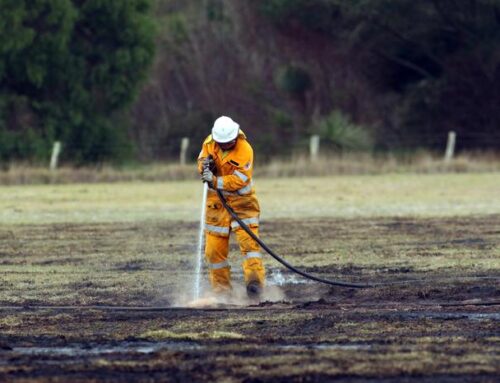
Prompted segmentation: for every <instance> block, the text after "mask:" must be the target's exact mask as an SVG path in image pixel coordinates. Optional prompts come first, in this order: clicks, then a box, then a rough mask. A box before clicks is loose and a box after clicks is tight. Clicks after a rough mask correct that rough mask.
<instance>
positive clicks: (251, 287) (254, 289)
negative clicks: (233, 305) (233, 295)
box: [247, 281, 262, 299]
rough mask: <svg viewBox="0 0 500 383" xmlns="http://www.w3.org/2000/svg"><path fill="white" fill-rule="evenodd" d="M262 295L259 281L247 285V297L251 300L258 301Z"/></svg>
mask: <svg viewBox="0 0 500 383" xmlns="http://www.w3.org/2000/svg"><path fill="white" fill-rule="evenodd" d="M261 294H262V286H261V285H260V283H259V282H258V281H250V282H249V283H248V285H247V296H248V298H250V299H258V298H260V295H261Z"/></svg>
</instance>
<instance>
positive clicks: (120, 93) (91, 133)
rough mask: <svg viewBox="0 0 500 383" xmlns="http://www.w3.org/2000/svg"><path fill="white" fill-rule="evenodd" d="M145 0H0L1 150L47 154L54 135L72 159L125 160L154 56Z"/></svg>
mask: <svg viewBox="0 0 500 383" xmlns="http://www.w3.org/2000/svg"><path fill="white" fill-rule="evenodd" d="M149 6H150V4H149V1H147V0H131V1H120V0H86V1H71V0H30V1H28V0H16V1H12V0H0V7H1V10H2V12H1V16H0V36H1V37H0V38H1V41H0V82H1V93H0V99H1V102H0V108H1V117H2V118H1V119H0V121H2V122H1V123H2V125H1V126H0V137H1V140H0V156H1V157H2V158H4V159H6V158H21V159H30V158H31V159H42V158H44V157H47V156H48V155H49V154H50V150H49V148H50V146H51V145H52V142H53V141H54V140H61V141H62V142H63V143H64V146H65V150H64V153H66V156H67V157H70V158H71V160H73V161H75V162H87V161H89V162H93V161H100V160H103V159H112V158H120V157H122V156H123V155H124V154H126V153H125V152H124V151H126V150H127V145H124V144H126V143H127V139H126V126H124V125H123V124H122V123H121V122H120V121H119V119H118V118H117V117H116V115H115V113H116V112H117V111H120V110H122V109H123V108H124V107H125V106H127V105H129V104H130V103H131V102H132V101H133V100H134V98H135V95H136V93H137V90H138V84H139V82H140V81H141V80H143V79H144V78H145V76H146V73H147V72H146V70H147V68H148V67H149V65H150V63H151V61H152V58H153V54H154V40H153V38H154V29H153V23H152V21H151V19H150V17H149V15H148V9H149Z"/></svg>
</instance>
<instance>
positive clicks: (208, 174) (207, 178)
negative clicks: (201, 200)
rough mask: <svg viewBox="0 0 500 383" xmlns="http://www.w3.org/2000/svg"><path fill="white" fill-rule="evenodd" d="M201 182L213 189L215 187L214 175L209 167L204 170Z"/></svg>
mask: <svg viewBox="0 0 500 383" xmlns="http://www.w3.org/2000/svg"><path fill="white" fill-rule="evenodd" d="M201 180H202V181H203V182H206V183H207V184H208V186H210V187H211V188H213V187H214V173H212V171H211V170H210V169H209V168H208V167H207V168H205V169H203V173H202V174H201Z"/></svg>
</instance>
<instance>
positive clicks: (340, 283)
mask: <svg viewBox="0 0 500 383" xmlns="http://www.w3.org/2000/svg"><path fill="white" fill-rule="evenodd" d="M217 195H218V196H219V199H220V201H221V202H222V205H223V206H224V208H225V209H226V210H227V211H228V212H229V214H230V215H231V217H233V219H234V220H236V222H238V223H239V224H240V226H241V227H242V228H243V230H245V231H246V232H247V234H248V235H249V236H250V237H251V238H253V239H254V240H255V241H256V242H257V243H258V244H259V245H260V246H261V247H262V248H263V249H264V250H266V251H267V253H268V254H269V255H270V256H271V257H273V258H274V259H276V260H277V261H278V262H279V263H281V264H282V265H283V266H285V267H286V268H287V269H289V270H291V271H293V272H294V273H297V274H299V275H302V276H303V277H304V278H307V279H310V280H312V281H316V282H320V283H324V284H327V285H330V286H341V287H353V288H357V289H366V288H373V287H383V286H394V285H408V284H411V283H429V282H444V281H445V280H448V279H444V278H438V279H434V278H427V279H426V278H421V279H406V280H402V281H390V282H378V283H351V282H343V281H334V280H329V279H323V278H319V277H315V276H314V275H311V274H308V273H306V272H305V271H302V270H299V269H297V268H296V267H295V266H292V265H291V264H289V263H288V262H287V261H285V260H284V259H283V258H281V257H280V256H279V255H277V254H276V253H274V252H273V251H272V250H271V249H270V248H269V247H268V246H267V245H266V244H265V243H264V242H262V240H261V239H260V238H259V237H257V236H256V235H255V234H254V232H253V231H252V230H251V229H250V228H249V227H248V226H247V224H246V223H245V222H243V221H242V220H241V219H240V217H238V215H237V214H236V213H235V211H234V210H233V209H232V208H231V206H229V205H228V203H227V201H226V199H225V198H224V195H223V194H222V192H221V191H220V190H218V189H217ZM499 279H500V278H499V277H498V276H494V277H490V276H484V277H481V276H471V277H453V278H449V280H450V281H457V280H494V281H498V280H499Z"/></svg>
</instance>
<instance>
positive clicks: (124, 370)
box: [0, 172, 500, 382]
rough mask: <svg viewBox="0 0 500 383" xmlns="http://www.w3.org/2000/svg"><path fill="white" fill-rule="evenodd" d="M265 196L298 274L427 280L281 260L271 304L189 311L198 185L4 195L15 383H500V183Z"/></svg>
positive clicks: (3, 191) (2, 326)
mask: <svg viewBox="0 0 500 383" xmlns="http://www.w3.org/2000/svg"><path fill="white" fill-rule="evenodd" d="M256 183H257V192H258V195H259V197H260V200H261V205H262V221H263V222H262V228H261V236H262V238H263V240H264V241H265V242H266V243H268V244H269V245H270V247H272V248H273V249H274V250H275V251H276V252H277V253H279V254H281V255H283V256H284V257H285V258H286V259H287V260H288V261H289V262H291V263H292V264H294V265H297V266H300V267H301V268H302V269H304V270H306V271H308V272H311V273H314V274H316V275H318V276H321V277H324V278H332V279H340V280H345V281H355V282H382V283H391V282H401V281H404V280H410V279H411V280H414V282H412V283H403V284H394V285H391V284H387V285H381V286H378V287H375V288H370V289H360V290H358V289H350V288H348V289H346V288H338V287H329V286H326V285H319V284H315V283H311V282H308V281H306V280H304V279H302V278H300V277H296V276H294V275H292V274H290V273H289V272H288V271H286V270H285V269H283V267H281V266H280V265H278V264H276V262H275V261H274V260H272V259H271V258H270V257H269V258H266V265H267V268H268V281H269V283H268V288H269V289H268V290H269V293H268V294H267V295H266V297H265V299H264V301H263V302H261V303H260V304H249V302H246V301H245V300H244V299H241V300H237V299H236V300H234V301H232V302H230V304H225V305H224V304H219V305H215V306H210V307H203V308H190V307H186V304H187V302H188V301H189V299H190V297H191V287H192V279H193V273H194V260H195V253H196V246H197V243H196V241H197V231H198V222H197V220H198V216H199V205H200V201H201V196H200V193H201V186H200V185H199V183H198V182H195V181H189V180H186V181H176V182H155V183H144V182H129V183H113V184H67V185H30V186H15V185H13V186H2V187H0V274H1V279H0V306H1V307H0V381H23V382H26V381H36V382H45V381H61V382H62V381H89V380H90V381H116V382H123V381H172V382H181V381H182V382H184V381H227V382H271V381H272V382H276V381H278V382H280V381H283V382H285V381H286V382H323V381H331V380H334V379H336V380H343V381H352V382H358V381H370V380H372V381H390V382H401V381H407V382H410V381H411V382H412V381H427V382H435V381H442V382H455V381H485V382H493V381H496V380H497V379H498V376H499V374H500V369H499V367H498V366H499V365H500V357H499V355H500V331H499V328H500V326H499V324H500V314H499V313H498V307H499V305H500V188H499V185H500V173H495V172H493V173H465V174H455V173H445V174H441V173H434V174H425V175H424V174H382V175H349V176H348V175H346V176H330V177H316V178H315V177H310V178H279V179H257V180H256ZM231 249H232V252H231V264H232V266H233V272H234V279H235V284H236V285H237V286H241V278H242V276H241V271H240V266H239V259H238V257H239V256H238V253H237V246H236V244H235V243H233V244H232V247H231ZM238 292H239V290H238V291H237V293H238ZM110 306H113V307H110ZM118 306H120V307H121V308H120V307H118ZM123 306H127V307H123ZM131 306H134V309H130V307H131Z"/></svg>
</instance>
